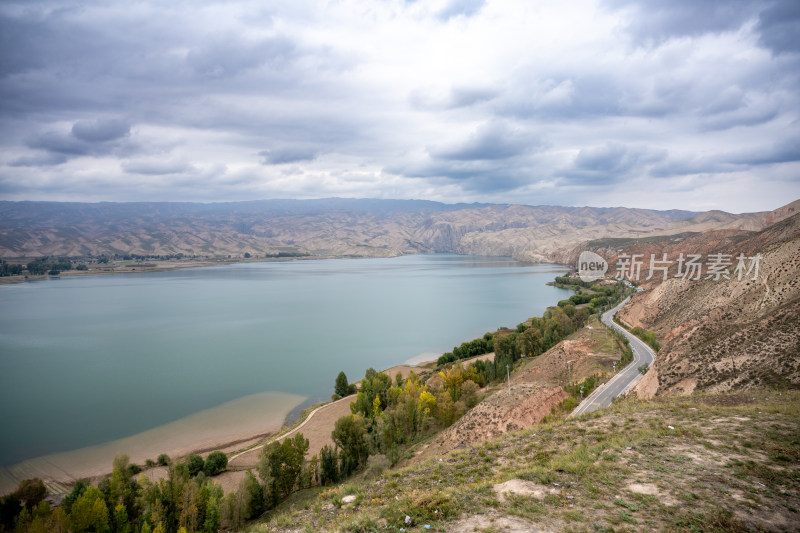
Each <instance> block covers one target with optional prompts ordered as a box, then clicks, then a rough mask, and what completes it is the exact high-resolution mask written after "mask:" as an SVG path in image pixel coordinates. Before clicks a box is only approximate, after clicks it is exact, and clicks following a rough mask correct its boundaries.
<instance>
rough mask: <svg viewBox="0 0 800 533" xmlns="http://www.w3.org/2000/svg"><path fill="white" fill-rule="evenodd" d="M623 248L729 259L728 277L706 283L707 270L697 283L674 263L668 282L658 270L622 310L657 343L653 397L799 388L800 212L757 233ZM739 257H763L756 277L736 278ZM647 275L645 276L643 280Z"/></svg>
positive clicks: (716, 234) (702, 236) (716, 233)
mask: <svg viewBox="0 0 800 533" xmlns="http://www.w3.org/2000/svg"><path fill="white" fill-rule="evenodd" d="M783 212H784V213H786V214H789V210H788V209H784V210H783ZM780 214H781V213H778V214H777V216H773V217H772V218H770V220H774V219H776V218H780ZM624 251H625V252H626V253H629V254H631V253H642V254H645V257H649V254H650V253H655V254H656V257H662V255H661V254H663V253H667V256H668V258H677V257H678V255H679V254H680V253H685V254H686V253H696V254H701V255H702V257H703V260H704V261H706V260H707V258H708V257H709V255H710V254H716V253H722V254H731V255H732V256H733V259H732V263H733V264H732V265H731V267H730V274H731V275H730V279H725V278H724V277H721V278H720V279H718V280H717V279H714V278H715V276H713V275H712V276H711V278H710V279H706V278H708V275H707V273H706V271H705V270H704V271H703V274H702V276H701V277H702V279H700V280H693V279H683V278H680V277H679V278H675V277H674V276H675V274H676V273H677V265H673V267H672V268H671V270H670V271H669V279H667V280H666V281H663V280H662V278H663V275H662V274H663V273H662V272H658V273H656V275H654V276H653V278H652V279H651V280H649V281H646V282H645V283H644V284H643V286H644V287H646V288H649V289H650V290H649V291H646V292H644V293H642V294H640V295H637V296H636V297H635V298H634V299H633V300H632V302H631V304H630V305H628V306H627V307H626V308H625V309H624V310H623V311H622V312H621V313H620V317H621V318H622V319H624V320H625V321H626V322H628V323H629V324H631V325H639V326H642V327H645V328H647V329H652V330H654V331H655V332H656V333H657V334H658V337H659V339H661V341H662V349H661V351H660V353H659V354H658V357H657V358H656V363H655V365H654V371H653V372H654V373H655V374H656V377H655V378H653V377H651V378H650V380H649V381H653V379H656V380H657V386H655V387H653V386H652V384H651V386H650V390H651V392H652V391H657V393H658V394H670V393H689V392H692V391H694V390H695V389H702V390H708V391H720V390H728V389H732V388H748V387H762V386H795V387H796V386H798V385H800V213H798V214H794V215H792V216H789V218H785V219H783V220H782V221H780V222H777V223H775V224H773V225H771V226H769V227H768V228H766V229H764V230H762V231H759V232H755V233H752V232H743V231H739V230H724V231H713V232H706V233H702V234H699V235H695V236H692V237H689V238H686V239H683V240H681V241H680V242H649V243H639V244H636V245H633V246H630V247H627V248H625V250H624ZM739 253H741V254H744V255H745V256H746V257H753V256H755V255H756V254H760V255H761V256H762V259H761V261H760V263H759V271H758V275H757V276H755V278H756V279H755V280H754V279H753V277H754V275H755V272H754V271H753V272H751V273H750V274H749V275H743V276H742V279H741V280H740V279H738V276H737V275H736V274H735V273H734V272H735V270H734V269H735V266H736V264H737V261H736V260H735V257H736V256H737V255H738V254H739ZM612 261H613V258H612ZM746 264H747V266H749V262H748V263H746ZM704 268H705V267H704ZM647 275H648V273H647V271H646V270H645V271H643V274H642V278H643V279H644V278H645V277H647Z"/></svg>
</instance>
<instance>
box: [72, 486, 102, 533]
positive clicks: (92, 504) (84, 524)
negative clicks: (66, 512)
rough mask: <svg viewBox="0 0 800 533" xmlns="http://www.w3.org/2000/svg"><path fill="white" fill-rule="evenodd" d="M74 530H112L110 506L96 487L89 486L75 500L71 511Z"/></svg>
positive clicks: (99, 532) (76, 532) (98, 531)
mask: <svg viewBox="0 0 800 533" xmlns="http://www.w3.org/2000/svg"><path fill="white" fill-rule="evenodd" d="M70 519H71V522H72V528H71V529H72V531H74V532H75V533H79V532H83V531H94V532H96V533H107V532H109V531H111V528H110V527H109V523H108V507H107V506H106V502H105V500H104V499H103V494H102V493H101V492H100V490H99V489H97V488H95V487H89V488H87V489H86V491H85V492H84V493H83V494H82V495H81V496H80V497H79V498H78V499H77V500H76V501H75V504H74V505H73V506H72V512H71V513H70Z"/></svg>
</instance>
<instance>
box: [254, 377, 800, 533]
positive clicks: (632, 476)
mask: <svg viewBox="0 0 800 533" xmlns="http://www.w3.org/2000/svg"><path fill="white" fill-rule="evenodd" d="M670 426H672V427H670ZM511 479H519V480H525V482H526V483H525V484H524V486H525V487H527V488H528V489H530V490H534V491H538V493H539V494H536V495H530V494H529V495H522V492H523V491H520V494H517V495H507V496H506V497H501V496H499V495H498V494H496V492H495V491H494V489H493V487H494V486H495V485H497V484H499V483H502V482H505V481H508V480H511ZM347 495H354V496H355V502H354V503H343V502H342V498H343V497H345V496H347ZM537 496H538V497H537ZM798 502H800V392H797V391H783V392H775V391H771V392H759V393H753V392H748V393H746V394H744V393H739V394H726V395H717V396H690V397H680V398H658V399H655V400H652V401H648V402H642V401H637V400H626V401H623V402H621V403H619V404H617V405H615V406H612V407H611V408H609V409H607V410H604V411H601V412H599V413H594V414H590V415H586V416H584V417H581V418H579V419H577V420H558V421H555V422H549V423H546V424H540V425H539V426H537V427H535V428H533V429H531V430H528V431H524V432H521V433H511V434H507V435H505V436H503V437H501V438H499V439H496V440H492V441H487V442H485V443H484V444H482V445H479V446H476V447H473V448H470V449H466V450H457V451H455V452H453V453H452V454H450V455H448V456H446V457H445V458H444V459H443V460H441V461H440V460H437V459H433V460H430V461H427V462H425V463H423V464H421V465H417V466H413V467H409V468H406V469H402V470H397V471H390V472H387V473H385V474H384V475H383V476H381V477H380V478H377V479H373V480H364V479H357V480H351V481H350V482H349V483H348V484H344V485H340V486H336V487H332V488H328V489H315V490H311V491H304V492H301V493H298V494H296V495H295V496H294V497H292V498H291V499H290V500H289V501H287V502H285V503H284V504H283V505H282V506H281V507H280V508H279V509H278V510H277V511H276V512H274V513H273V514H272V515H271V516H270V517H268V518H267V520H266V521H265V522H264V523H262V524H257V525H254V526H252V528H251V529H252V530H253V531H289V530H292V531H296V530H300V531H303V530H305V531H322V530H325V531H336V530H343V531H399V530H400V528H401V527H405V528H406V530H407V531H422V530H423V526H424V525H425V524H430V525H431V530H433V531H448V530H449V531H456V530H457V531H502V530H504V529H506V528H509V527H512V526H513V527H517V528H526V527H527V528H537V529H538V528H543V529H547V530H563V529H566V530H574V531H611V530H615V531H625V530H641V529H647V530H652V529H657V530H679V531H682V530H685V531H702V530H707V531H730V530H738V529H742V530H743V529H748V528H751V529H752V528H765V529H778V530H780V529H795V528H797V524H798V523H800V511H799V510H798V507H800V505H799V504H798ZM406 516H409V517H410V518H411V520H412V524H411V525H410V526H408V525H406V524H405V523H404V521H405V517H406Z"/></svg>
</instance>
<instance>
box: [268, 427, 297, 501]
mask: <svg viewBox="0 0 800 533" xmlns="http://www.w3.org/2000/svg"><path fill="white" fill-rule="evenodd" d="M308 446H309V443H308V439H307V438H305V437H304V436H303V434H302V433H298V434H297V435H295V436H294V437H292V438H287V439H284V440H283V442H277V441H273V442H271V443H269V444H268V445H267V446H265V447H264V448H263V450H262V451H261V459H260V460H259V462H258V473H259V476H260V477H261V480H262V481H263V482H264V484H265V485H268V486H267V487H266V488H267V489H268V490H270V491H271V498H272V500H273V502H272V503H277V498H280V497H282V496H288V495H289V494H290V493H291V492H292V490H294V487H295V486H296V485H297V484H298V481H299V478H300V473H301V472H302V471H303V466H304V465H305V455H306V452H307V451H308Z"/></svg>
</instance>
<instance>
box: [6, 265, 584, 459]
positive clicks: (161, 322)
mask: <svg viewBox="0 0 800 533" xmlns="http://www.w3.org/2000/svg"><path fill="white" fill-rule="evenodd" d="M565 271H566V268H565V267H561V266H558V265H531V264H525V263H519V262H516V261H513V260H511V259H504V258H484V257H469V256H455V255H416V256H403V257H397V258H392V259H334V260H319V261H317V260H309V261H290V262H272V263H270V262H264V263H242V264H235V265H225V266H219V267H206V268H193V269H184V270H176V271H171V272H154V273H143V274H121V275H108V276H90V277H73V278H70V277H66V278H63V279H46V280H42V281H36V282H30V283H21V284H17V285H8V286H4V287H0V316H2V320H0V424H2V429H1V430H0V434H2V439H0V465H3V466H9V465H13V464H15V463H19V462H21V461H24V460H27V459H31V458H34V457H40V456H43V455H47V454H54V453H59V452H66V451H69V450H76V449H80V448H85V447H87V446H95V445H99V444H102V443H107V442H109V441H114V440H116V439H122V438H125V437H129V436H131V435H135V434H139V433H142V432H147V431H150V430H153V428H157V427H160V426H164V425H165V424H170V423H175V422H176V421H180V420H184V422H183V423H190V422H191V420H198V422H197V424H202V425H203V426H204V427H209V426H211V425H216V424H213V423H210V422H209V420H211V419H209V418H208V417H207V416H206V415H202V416H200V415H198V413H213V412H215V411H214V409H217V408H218V407H219V406H223V405H225V406H227V407H226V409H227V410H226V411H220V413H223V412H224V413H227V414H225V415H224V417H225V418H226V419H229V418H231V415H230V413H231V412H233V410H236V409H239V408H238V407H236V406H239V405H249V406H252V405H256V404H254V403H253V402H254V401H255V400H258V401H261V402H264V401H266V402H268V403H269V402H275V403H281V409H283V411H281V412H282V413H285V412H286V410H287V409H290V408H291V406H295V407H296V406H298V405H308V404H310V403H313V402H319V401H324V400H329V399H330V395H331V394H332V393H333V384H334V379H335V378H336V375H337V374H338V373H339V371H341V370H343V371H344V372H345V373H346V374H347V377H348V378H349V380H350V381H351V382H352V381H356V380H358V379H359V378H361V377H362V376H363V375H364V371H365V370H366V369H367V368H369V367H374V368H376V369H379V370H380V369H384V368H388V367H391V366H393V365H396V364H400V363H402V362H404V361H406V360H408V359H410V358H413V357H415V356H419V355H420V354H426V353H428V354H429V353H441V352H444V351H449V350H450V349H452V347H453V346H454V345H457V344H460V343H461V342H463V341H467V340H471V339H473V338H475V337H478V336H481V335H482V334H483V333H484V332H486V331H493V330H495V329H497V328H498V327H501V326H508V327H514V326H516V325H517V324H518V323H520V322H522V321H524V320H525V319H527V318H529V317H531V316H536V315H541V314H542V312H543V311H544V310H545V309H546V308H547V307H548V306H551V305H555V303H556V302H558V300H561V299H563V298H567V297H568V296H569V295H570V293H569V291H566V290H563V289H558V288H555V287H549V286H546V285H545V283H546V282H548V281H552V280H553V278H554V277H555V276H556V275H559V274H561V273H563V272H565ZM434 358H435V355H433V356H431V357H428V359H434ZM237 402H239V403H237ZM258 405H264V404H263V403H262V404H258ZM250 408H252V407H248V409H250ZM259 409H260V408H259ZM209 410H210V411H209ZM219 416H223V415H219ZM281 416H283V414H282V415H281ZM193 417H194V418H193ZM212 419H213V418H212ZM187 420H188V421H189V422H186V421H187ZM201 429H202V428H201ZM153 435H159V433H153ZM154 438H159V437H155V436H154V437H150V439H151V440H152V439H154ZM156 444H157V443H156ZM121 451H125V450H121Z"/></svg>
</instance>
